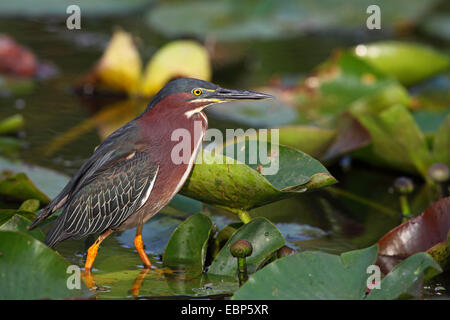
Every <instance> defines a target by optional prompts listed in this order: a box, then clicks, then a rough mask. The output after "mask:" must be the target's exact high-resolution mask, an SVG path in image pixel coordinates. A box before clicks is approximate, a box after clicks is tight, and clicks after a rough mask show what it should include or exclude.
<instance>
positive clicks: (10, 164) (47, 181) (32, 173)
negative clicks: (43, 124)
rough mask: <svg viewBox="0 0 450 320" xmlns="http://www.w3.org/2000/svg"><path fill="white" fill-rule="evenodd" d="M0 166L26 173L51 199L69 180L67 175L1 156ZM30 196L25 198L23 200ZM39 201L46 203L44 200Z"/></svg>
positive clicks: (3, 168) (7, 169)
mask: <svg viewBox="0 0 450 320" xmlns="http://www.w3.org/2000/svg"><path fill="white" fill-rule="evenodd" d="M0 168H1V169H2V170H5V171H11V172H13V173H24V174H26V175H27V176H28V177H29V178H30V180H31V181H33V183H34V185H35V186H36V187H37V188H38V189H39V190H41V191H42V192H43V193H44V194H45V195H46V196H48V197H49V198H51V199H53V198H54V197H56V196H57V195H58V194H59V192H61V190H62V189H63V188H64V187H65V186H66V184H67V183H68V182H69V177H67V176H66V175H64V174H61V173H58V172H56V171H53V170H50V169H46V168H41V167H38V166H32V165H29V164H26V163H24V162H20V161H10V160H8V159H5V158H2V157H0ZM30 198H33V197H30ZM30 198H26V199H24V200H27V199H30ZM35 199H39V198H35ZM41 202H42V203H47V202H44V201H41Z"/></svg>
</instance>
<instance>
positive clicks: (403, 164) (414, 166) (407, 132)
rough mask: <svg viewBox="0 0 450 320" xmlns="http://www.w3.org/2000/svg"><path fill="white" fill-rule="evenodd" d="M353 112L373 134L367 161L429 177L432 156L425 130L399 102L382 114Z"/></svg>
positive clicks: (371, 134)
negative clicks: (422, 129) (428, 171)
mask: <svg viewBox="0 0 450 320" xmlns="http://www.w3.org/2000/svg"><path fill="white" fill-rule="evenodd" d="M352 114H353V115H354V116H355V117H356V118H357V119H358V120H359V121H360V122H361V123H362V124H363V126H364V127H365V128H366V129H367V130H368V131H369V133H370V136H371V137H372V144H371V145H370V147H369V148H370V151H371V155H370V156H369V157H371V158H372V159H370V158H367V157H365V159H366V160H369V161H371V162H374V163H376V164H380V163H381V164H385V165H388V166H390V167H394V168H396V169H399V170H402V171H409V172H419V173H420V174H422V176H423V177H426V176H427V170H428V167H429V166H430V165H431V155H430V152H429V150H428V146H427V143H426V140H425V137H424V135H423V133H422V132H421V131H420V129H419V127H418V126H417V124H416V123H415V122H414V119H413V117H412V115H411V113H410V112H409V111H408V110H407V109H406V108H405V107H403V106H401V105H395V106H392V107H390V108H389V109H387V110H384V111H382V112H381V113H379V114H378V115H373V114H367V113H363V112H358V111H352Z"/></svg>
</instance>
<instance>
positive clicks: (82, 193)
mask: <svg viewBox="0 0 450 320" xmlns="http://www.w3.org/2000/svg"><path fill="white" fill-rule="evenodd" d="M266 98H271V96H270V95H267V94H263V93H257V92H252V91H244V90H228V89H223V88H221V87H219V86H217V85H215V84H213V83H210V82H207V81H202V80H198V79H188V78H182V79H177V80H173V81H171V82H169V83H168V84H167V85H166V86H165V87H164V88H162V89H161V90H160V91H159V92H158V93H157V94H156V96H155V97H154V98H153V99H152V100H151V101H150V103H149V105H148V107H147V108H146V110H145V111H144V112H143V113H142V114H141V115H140V116H138V117H137V118H136V119H134V120H132V121H130V122H128V123H127V124H125V125H124V126H122V127H121V128H119V129H118V130H117V131H115V132H114V133H112V134H111V135H110V136H109V137H107V138H106V139H105V140H104V141H103V143H102V144H101V145H99V146H98V147H97V148H96V150H95V151H94V153H93V155H92V156H91V157H90V158H89V159H88V160H87V161H86V162H85V163H84V164H83V166H82V167H81V168H80V169H79V170H78V172H77V173H76V174H75V175H74V176H73V177H72V179H71V180H70V181H69V183H68V184H67V185H66V186H65V187H64V189H63V190H62V191H61V193H59V194H58V196H56V197H55V198H54V199H53V200H52V202H51V203H50V204H49V205H48V206H46V207H45V208H44V209H43V210H42V211H41V213H40V214H39V216H38V217H37V218H36V219H35V220H34V221H33V223H32V224H31V225H30V227H29V228H30V229H32V228H34V227H36V226H37V225H38V224H39V223H40V222H41V221H43V220H44V219H46V218H47V217H48V216H50V215H51V214H53V213H54V212H55V211H57V210H58V209H62V213H61V214H60V215H59V216H58V218H57V219H56V221H55V223H54V224H53V226H52V228H51V229H50V231H49V232H48V234H47V236H46V238H45V243H46V244H47V245H48V246H49V247H54V246H55V245H56V244H57V243H59V242H61V241H64V240H67V239H80V238H82V237H85V236H87V235H89V234H100V235H99V237H98V238H97V240H96V241H95V243H94V244H93V245H92V246H91V247H90V248H89V250H88V254H87V258H86V263H85V270H87V271H89V270H91V268H92V265H93V263H94V260H95V257H96V256H97V251H98V248H99V246H100V244H101V242H102V241H103V240H104V239H105V238H106V237H107V236H109V235H110V234H111V233H112V232H114V231H118V230H125V229H129V228H133V227H136V236H135V239H134V245H135V247H136V250H137V252H138V253H139V255H140V257H141V259H142V261H143V263H144V266H145V267H147V268H149V267H151V263H150V260H149V259H148V257H147V254H146V253H145V251H144V244H143V242H142V225H143V223H145V222H146V221H147V220H149V219H150V218H151V217H153V216H154V215H155V214H156V213H158V211H160V210H161V209H162V208H163V207H164V206H165V205H166V204H167V203H168V202H169V201H170V200H171V199H172V198H173V197H174V196H175V194H176V193H177V192H178V191H179V190H180V189H181V187H182V186H183V184H184V182H185V181H186V179H187V178H188V175H189V173H190V171H191V169H192V167H193V164H194V161H195V158H196V156H197V153H198V151H199V149H200V146H201V142H202V140H203V136H204V134H205V132H206V129H207V125H208V119H207V118H206V115H205V114H204V113H203V112H202V110H203V109H204V108H205V107H207V106H210V105H213V104H217V103H221V102H227V101H231V100H239V99H266ZM196 122H197V123H200V124H201V130H200V131H201V132H200V134H194V127H195V126H196ZM176 129H183V130H187V131H188V132H189V133H190V139H191V141H190V151H191V152H190V154H189V159H188V161H183V162H181V163H178V162H179V161H175V162H177V163H175V162H174V161H173V160H172V157H171V156H172V150H173V149H174V147H175V145H176V144H178V143H179V141H173V139H172V134H173V132H174V131H175V130H176Z"/></svg>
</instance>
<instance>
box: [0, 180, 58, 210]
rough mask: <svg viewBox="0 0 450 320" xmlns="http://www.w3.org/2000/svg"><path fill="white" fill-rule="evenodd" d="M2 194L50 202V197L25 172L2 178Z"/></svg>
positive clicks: (0, 190)
mask: <svg viewBox="0 0 450 320" xmlns="http://www.w3.org/2000/svg"><path fill="white" fill-rule="evenodd" d="M0 179H1V177H0ZM0 195H1V196H5V197H8V198H13V199H16V200H22V201H24V200H27V199H37V200H39V201H40V202H42V203H44V204H47V203H49V202H50V199H49V198H48V197H47V196H46V195H45V194H44V193H42V192H41V191H40V190H39V189H38V188H37V187H36V186H35V185H34V184H33V182H31V180H30V179H29V178H28V177H27V176H26V175H25V174H24V173H18V174H16V175H14V176H7V177H5V178H3V179H1V180H0Z"/></svg>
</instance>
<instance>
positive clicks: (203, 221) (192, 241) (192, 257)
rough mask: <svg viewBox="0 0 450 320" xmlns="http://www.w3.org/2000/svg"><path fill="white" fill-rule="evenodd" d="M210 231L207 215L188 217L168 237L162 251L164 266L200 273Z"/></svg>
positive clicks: (198, 214)
mask: <svg viewBox="0 0 450 320" xmlns="http://www.w3.org/2000/svg"><path fill="white" fill-rule="evenodd" d="M211 230H212V222H211V219H210V218H209V217H208V216H207V215H205V214H203V213H201V212H200V213H196V214H194V215H192V216H190V217H189V218H188V219H186V221H184V222H183V223H181V224H180V225H179V226H178V227H177V228H176V229H175V231H174V232H173V234H172V236H171V237H170V239H169V242H168V243H167V247H166V250H165V251H164V256H163V263H164V265H165V266H167V267H170V268H173V269H180V268H182V269H187V270H189V271H198V272H200V273H201V272H202V271H203V266H204V263H205V257H206V248H207V245H208V240H209V237H210V235H211Z"/></svg>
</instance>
